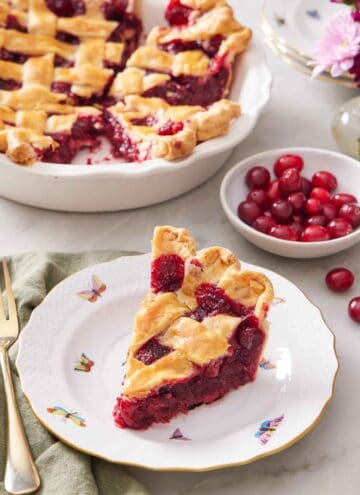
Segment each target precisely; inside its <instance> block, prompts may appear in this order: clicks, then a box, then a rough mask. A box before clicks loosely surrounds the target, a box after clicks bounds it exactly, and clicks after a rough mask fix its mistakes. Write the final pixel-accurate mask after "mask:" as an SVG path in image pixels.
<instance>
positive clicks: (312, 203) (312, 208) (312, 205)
mask: <svg viewBox="0 0 360 495" xmlns="http://www.w3.org/2000/svg"><path fill="white" fill-rule="evenodd" d="M305 211H306V213H308V214H309V215H311V216H313V215H319V214H320V213H321V211H322V207H321V203H320V201H319V200H318V199H316V198H310V199H308V200H307V201H306V203H305Z"/></svg>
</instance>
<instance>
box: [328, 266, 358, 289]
mask: <svg viewBox="0 0 360 495" xmlns="http://www.w3.org/2000/svg"><path fill="white" fill-rule="evenodd" d="M325 281H326V285H327V286H328V287H329V289H331V290H333V291H334V292H345V291H347V290H349V289H350V287H351V286H352V285H353V283H354V275H353V274H352V272H351V271H350V270H348V269H347V268H334V270H331V271H330V272H329V273H328V274H327V275H326V278H325Z"/></svg>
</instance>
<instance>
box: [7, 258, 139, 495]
mask: <svg viewBox="0 0 360 495" xmlns="http://www.w3.org/2000/svg"><path fill="white" fill-rule="evenodd" d="M129 254H135V253H129V252H123V251H122V252H119V251H118V252H110V251H101V252H89V253H77V254H60V253H50V254H32V253H29V254H23V255H18V256H13V257H11V258H9V259H8V263H9V268H10V271H11V279H12V283H13V289H14V292H15V296H16V299H17V307H18V313H19V320H20V328H23V327H24V325H25V324H26V322H27V321H28V320H29V317H30V315H31V312H32V310H33V309H34V308H36V306H38V305H39V304H40V303H41V301H42V300H43V299H44V297H45V296H46V294H47V293H48V292H49V291H50V290H51V289H52V288H53V287H54V286H55V285H56V284H58V283H59V282H60V281H61V280H63V279H64V278H66V277H68V276H69V275H71V274H72V273H74V272H76V271H79V270H81V269H83V268H85V267H87V266H90V265H92V264H95V263H101V262H104V261H110V260H113V259H115V258H117V257H119V256H123V255H129ZM1 277H2V270H1ZM1 283H2V286H4V285H3V280H1ZM17 349H18V344H17V343H16V344H15V345H14V346H13V347H12V348H11V350H10V360H11V366H12V371H13V378H14V386H15V390H16V395H17V399H18V404H19V408H20V413H21V416H22V418H23V422H24V425H25V430H26V433H27V436H28V439H29V442H30V447H31V450H32V453H33V456H34V458H35V459H36V464H37V467H38V469H39V472H40V476H41V480H42V485H41V488H40V490H39V491H38V492H37V493H38V494H41V495H55V494H58V495H146V494H147V493H148V492H147V490H146V489H145V488H144V487H143V486H142V485H141V484H140V483H138V482H137V481H136V480H135V479H134V478H132V477H131V476H130V475H129V474H128V473H127V472H126V470H125V469H124V468H123V467H122V466H119V465H115V464H111V463H108V462H105V461H102V460H100V459H95V458H91V457H90V456H88V455H85V454H82V453H80V452H77V451H75V450H73V449H71V448H70V447H67V446H66V445H64V444H62V443H61V442H59V441H57V440H56V439H55V438H54V437H53V436H52V435H51V434H50V433H48V431H47V430H46V429H45V428H43V426H41V424H40V423H39V422H38V420H37V419H36V418H35V416H34V415H33V413H32V410H31V408H30V406H29V403H28V401H27V400H26V399H25V397H24V396H23V394H22V391H21V388H20V383H19V377H18V374H17V371H16V369H15V366H14V362H15V359H16V354H17ZM34 358H36V356H34ZM5 412H6V410H5V401H4V389H3V382H2V379H1V380H0V480H3V479H4V469H5V460H6V419H5V418H6V416H5ZM5 494H6V492H5V489H4V485H3V482H2V481H0V495H5Z"/></svg>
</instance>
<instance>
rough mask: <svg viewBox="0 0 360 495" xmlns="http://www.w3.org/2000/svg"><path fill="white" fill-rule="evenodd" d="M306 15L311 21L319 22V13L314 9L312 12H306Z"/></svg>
mask: <svg viewBox="0 0 360 495" xmlns="http://www.w3.org/2000/svg"><path fill="white" fill-rule="evenodd" d="M306 14H307V15H308V16H309V17H312V18H313V19H317V20H320V19H321V17H320V14H319V11H318V10H316V9H314V10H307V11H306Z"/></svg>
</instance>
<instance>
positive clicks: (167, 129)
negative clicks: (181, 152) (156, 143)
mask: <svg viewBox="0 0 360 495" xmlns="http://www.w3.org/2000/svg"><path fill="white" fill-rule="evenodd" d="M183 129H184V124H183V123H182V122H174V121H172V120H169V121H168V122H166V124H164V125H163V126H162V127H160V129H158V131H157V133H158V134H159V136H173V135H174V134H177V133H178V132H180V131H182V130H183Z"/></svg>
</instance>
